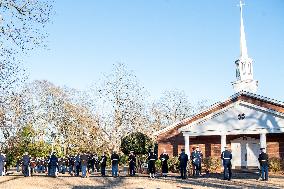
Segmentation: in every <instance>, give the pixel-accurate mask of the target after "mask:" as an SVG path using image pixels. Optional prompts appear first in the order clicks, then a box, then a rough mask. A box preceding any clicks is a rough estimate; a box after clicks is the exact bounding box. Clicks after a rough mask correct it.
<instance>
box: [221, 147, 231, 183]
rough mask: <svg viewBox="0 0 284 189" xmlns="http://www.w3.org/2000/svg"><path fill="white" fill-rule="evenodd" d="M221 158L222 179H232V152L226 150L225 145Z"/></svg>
mask: <svg viewBox="0 0 284 189" xmlns="http://www.w3.org/2000/svg"><path fill="white" fill-rule="evenodd" d="M221 159H222V160H223V167H224V180H231V179H232V164H231V160H232V153H231V152H230V151H229V150H228V147H227V146H225V150H224V151H223V152H222V154H221Z"/></svg>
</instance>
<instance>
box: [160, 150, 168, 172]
mask: <svg viewBox="0 0 284 189" xmlns="http://www.w3.org/2000/svg"><path fill="white" fill-rule="evenodd" d="M159 159H160V160H161V162H162V175H163V176H164V177H166V176H167V174H168V172H169V166H168V160H169V155H168V154H167V152H166V150H165V149H164V152H163V153H162V154H161V155H160V158H159Z"/></svg>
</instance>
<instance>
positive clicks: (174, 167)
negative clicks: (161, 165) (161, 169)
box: [168, 156, 179, 173]
mask: <svg viewBox="0 0 284 189" xmlns="http://www.w3.org/2000/svg"><path fill="white" fill-rule="evenodd" d="M168 166H169V171H170V172H173V173H176V172H178V171H179V160H178V157H176V156H173V157H171V158H169V160H168Z"/></svg>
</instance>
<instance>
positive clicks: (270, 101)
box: [154, 91, 284, 136]
mask: <svg viewBox="0 0 284 189" xmlns="http://www.w3.org/2000/svg"><path fill="white" fill-rule="evenodd" d="M241 95H246V96H248V97H252V98H256V99H258V100H261V101H265V102H268V103H271V104H274V105H276V106H284V102H281V101H278V100H275V99H271V98H268V97H264V96H261V95H257V94H254V93H250V92H247V91H240V92H238V93H235V94H233V95H232V96H230V97H229V98H227V99H226V100H224V101H223V102H217V103H214V104H212V105H211V106H210V107H208V108H207V109H205V110H204V111H201V112H200V113H197V114H195V115H193V116H191V117H189V118H186V119H183V120H181V121H178V122H176V123H174V124H172V125H170V126H168V127H165V128H164V129H161V130H159V131H157V132H155V133H154V136H158V135H160V134H162V133H165V132H167V131H169V130H171V129H173V128H175V127H176V126H178V125H179V124H183V123H186V122H187V121H189V120H191V119H193V118H194V117H197V116H199V115H201V114H205V113H206V112H209V111H211V110H213V109H215V108H217V107H219V106H220V105H223V104H224V103H226V102H228V101H231V100H233V99H235V98H237V97H239V96H241ZM237 102H242V103H246V102H244V101H242V100H240V101H237ZM235 103H236V102H235ZM233 104H234V103H233ZM248 104H250V103H248ZM252 105H254V104H251V106H252ZM229 106H230V105H229ZM254 106H257V105H254ZM257 107H259V109H262V108H263V107H260V106H257ZM225 108H226V107H225ZM223 109H224V108H221V109H220V110H223ZM264 109H266V110H267V112H269V113H272V112H273V114H275V115H278V114H279V115H281V116H284V114H282V113H280V112H277V111H274V110H271V109H267V108H264ZM213 113H214V112H213ZM209 115H210V114H209ZM205 117H207V116H205ZM198 120H200V119H198ZM198 120H196V121H195V122H197V121H198ZM186 126H187V125H186ZM183 127H184V126H183ZM178 131H179V132H181V128H180V129H179V130H178ZM196 136H197V135H196Z"/></svg>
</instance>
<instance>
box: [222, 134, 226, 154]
mask: <svg viewBox="0 0 284 189" xmlns="http://www.w3.org/2000/svg"><path fill="white" fill-rule="evenodd" d="M226 140H227V139H226V135H224V134H223V135H221V152H223V151H224V150H225V146H226V145H227V142H226Z"/></svg>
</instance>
